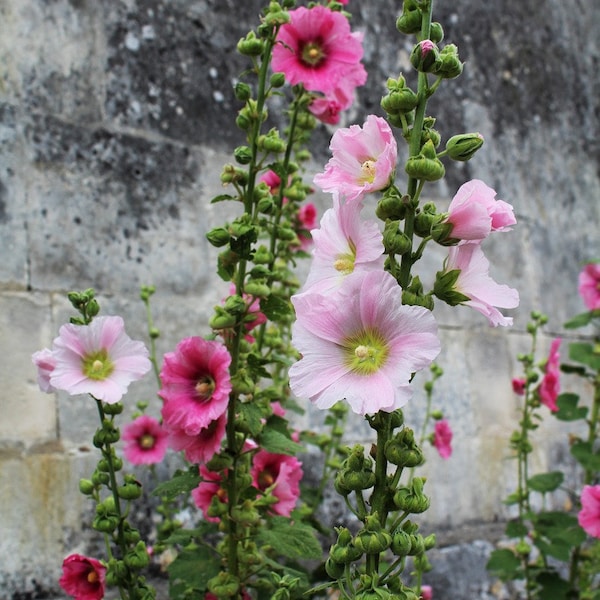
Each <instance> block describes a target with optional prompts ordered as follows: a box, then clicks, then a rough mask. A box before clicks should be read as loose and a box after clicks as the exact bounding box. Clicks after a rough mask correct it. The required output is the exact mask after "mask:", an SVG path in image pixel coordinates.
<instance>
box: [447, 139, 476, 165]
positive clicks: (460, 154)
mask: <svg viewBox="0 0 600 600" xmlns="http://www.w3.org/2000/svg"><path fill="white" fill-rule="evenodd" d="M481 146H483V136H482V135H481V134H480V133H462V134H459V135H454V136H452V137H451V138H450V139H449V140H448V141H447V142H446V153H447V154H448V156H449V157H450V158H451V159H452V160H459V161H466V160H469V159H470V158H472V157H473V155H474V154H475V152H477V150H479V148H481Z"/></svg>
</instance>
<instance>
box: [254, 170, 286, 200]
mask: <svg viewBox="0 0 600 600" xmlns="http://www.w3.org/2000/svg"><path fill="white" fill-rule="evenodd" d="M258 180H259V181H262V182H263V183H266V184H267V187H268V188H269V191H270V192H271V194H272V195H273V196H277V195H278V194H279V188H280V187H281V177H279V175H277V173H275V171H273V170H272V169H269V170H268V171H265V172H264V173H263V174H262V175H261V176H260V177H259V178H258Z"/></svg>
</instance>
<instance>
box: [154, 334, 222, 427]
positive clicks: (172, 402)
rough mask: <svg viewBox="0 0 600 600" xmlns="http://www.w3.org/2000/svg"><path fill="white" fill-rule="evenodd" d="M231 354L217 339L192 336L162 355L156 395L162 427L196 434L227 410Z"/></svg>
mask: <svg viewBox="0 0 600 600" xmlns="http://www.w3.org/2000/svg"><path fill="white" fill-rule="evenodd" d="M230 363H231V356H230V355H229V352H228V351H227V348H225V346H223V344H221V343H220V342H217V341H210V340H205V339H204V338H201V337H198V336H194V337H189V338H185V339H183V340H181V341H180V342H179V344H177V347H176V348H175V351H174V352H168V353H167V354H165V357H164V363H163V367H162V370H161V372H160V379H161V382H162V388H161V390H160V391H159V392H158V395H159V396H160V397H161V398H162V399H163V400H164V401H165V402H164V404H163V407H162V418H163V422H164V427H165V428H166V429H167V430H169V431H175V430H178V431H183V432H184V433H185V434H186V435H190V436H193V435H198V434H199V433H200V432H201V431H202V429H204V428H206V427H208V426H209V425H210V423H211V422H212V421H214V420H216V419H218V418H219V417H220V416H221V415H222V414H223V413H224V412H225V411H226V410H227V402H228V399H229V392H231V379H230V377H229V365H230Z"/></svg>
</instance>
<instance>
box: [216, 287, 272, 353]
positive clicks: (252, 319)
mask: <svg viewBox="0 0 600 600" xmlns="http://www.w3.org/2000/svg"><path fill="white" fill-rule="evenodd" d="M229 293H230V294H231V295H232V296H233V295H234V294H236V287H235V283H232V284H231V285H230V286H229ZM243 298H244V300H245V301H246V304H247V305H248V308H247V309H246V316H245V317H244V331H245V332H246V334H245V335H244V339H245V340H246V341H247V342H249V343H250V344H252V343H254V336H252V335H250V332H251V331H252V330H253V329H255V328H256V327H259V326H260V325H262V324H263V323H266V322H267V317H266V316H265V314H264V313H263V312H261V310H260V298H255V297H254V296H250V295H249V294H243ZM224 302H225V299H223V303H224ZM229 334H230V332H227V331H226V330H225V331H224V335H225V336H227V335H229Z"/></svg>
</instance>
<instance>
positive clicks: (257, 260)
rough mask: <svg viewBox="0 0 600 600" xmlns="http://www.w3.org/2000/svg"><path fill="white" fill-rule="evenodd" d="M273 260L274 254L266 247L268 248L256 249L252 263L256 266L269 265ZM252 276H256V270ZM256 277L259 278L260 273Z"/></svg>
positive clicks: (260, 247)
mask: <svg viewBox="0 0 600 600" xmlns="http://www.w3.org/2000/svg"><path fill="white" fill-rule="evenodd" d="M272 260H273V253H272V252H271V251H270V250H269V249H268V248H267V247H266V246H262V245H261V246H259V247H258V248H257V249H256V252H255V253H254V256H253V257H252V262H253V263H254V264H255V265H268V264H269V263H270V262H271V261H272ZM261 268H263V269H264V268H265V267H261ZM252 274H254V269H252ZM266 275H268V274H266V273H265V274H264V275H263V276H266ZM256 277H258V273H257V274H256Z"/></svg>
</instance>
